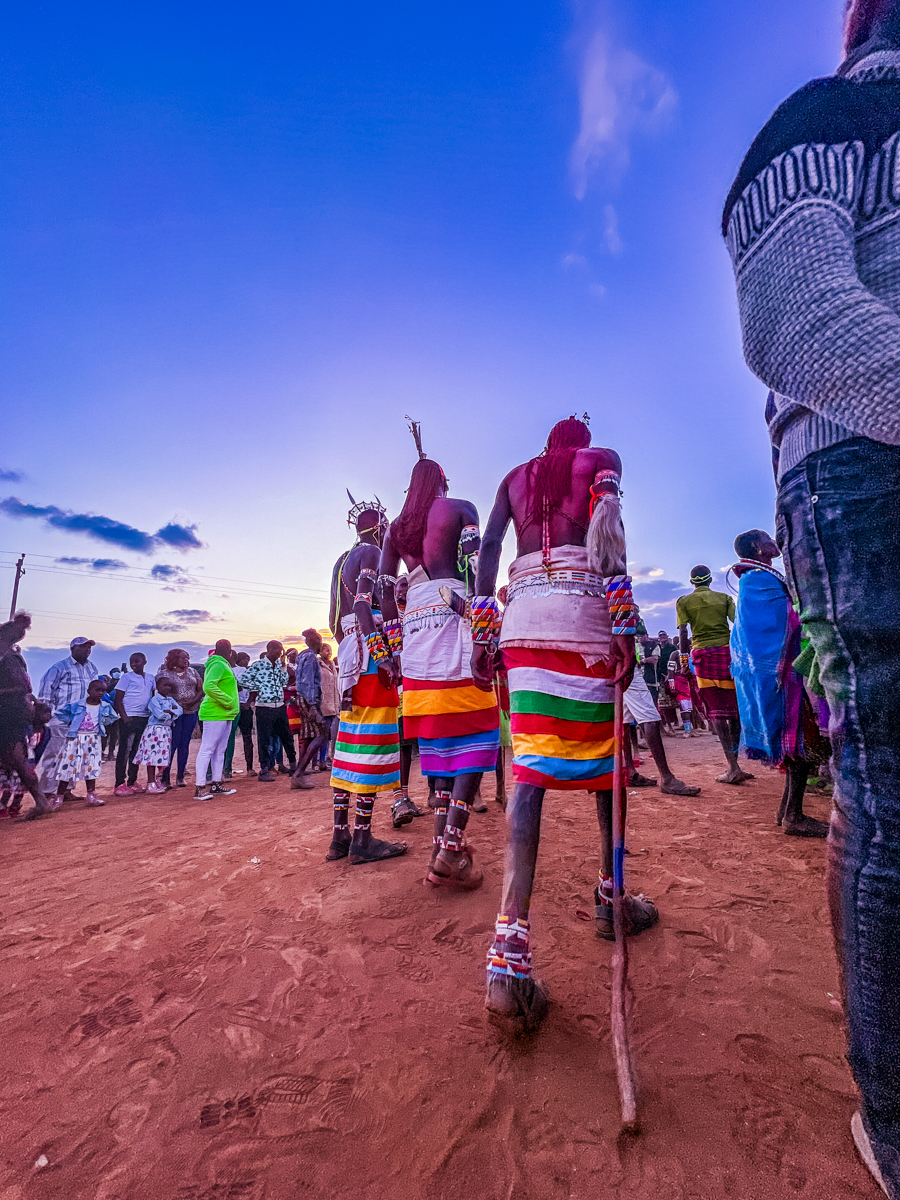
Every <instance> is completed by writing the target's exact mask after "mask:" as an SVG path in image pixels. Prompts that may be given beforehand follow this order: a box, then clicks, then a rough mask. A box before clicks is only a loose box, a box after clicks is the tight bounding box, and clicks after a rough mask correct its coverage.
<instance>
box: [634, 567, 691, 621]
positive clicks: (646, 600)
mask: <svg viewBox="0 0 900 1200" xmlns="http://www.w3.org/2000/svg"><path fill="white" fill-rule="evenodd" d="M633 574H634V572H632V575H633ZM690 590H691V587H690V584H687V583H679V582H678V581H677V580H676V579H648V580H646V581H645V580H643V579H640V578H636V579H635V581H634V598H635V600H636V601H637V604H638V607H639V608H640V610H641V616H642V617H643V618H644V624H645V625H646V626H647V630H648V632H650V633H656V632H657V631H656V630H655V629H651V628H650V625H651V624H652V623H656V622H659V621H661V620H663V621H668V622H669V623H672V622H673V621H674V619H675V601H676V600H677V599H678V597H679V596H684V595H686V594H687V593H688V592H689V591H690Z"/></svg>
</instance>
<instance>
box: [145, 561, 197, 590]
mask: <svg viewBox="0 0 900 1200" xmlns="http://www.w3.org/2000/svg"><path fill="white" fill-rule="evenodd" d="M150 578H151V579H154V580H156V581H157V582H158V583H164V584H165V585H166V586H165V587H164V588H163V591H164V592H180V591H183V590H184V588H186V587H189V586H190V585H191V584H192V583H193V582H194V580H193V579H192V578H191V576H190V575H188V573H187V572H186V571H185V570H184V568H183V567H179V566H175V565H173V564H172V563H154V564H153V566H152V567H151V568H150Z"/></svg>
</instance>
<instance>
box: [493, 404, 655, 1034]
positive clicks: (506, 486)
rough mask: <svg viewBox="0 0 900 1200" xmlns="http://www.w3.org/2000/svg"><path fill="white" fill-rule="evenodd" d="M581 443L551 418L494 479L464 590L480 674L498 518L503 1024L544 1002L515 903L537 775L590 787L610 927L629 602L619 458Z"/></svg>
mask: <svg viewBox="0 0 900 1200" xmlns="http://www.w3.org/2000/svg"><path fill="white" fill-rule="evenodd" d="M590 443H591V435H590V430H589V429H588V427H587V425H586V424H585V423H584V422H583V421H580V420H576V418H575V417H570V418H569V419H568V420H565V421H560V422H559V423H558V424H557V425H555V426H554V427H553V429H552V430H551V432H550V436H549V438H548V439H547V445H546V447H545V449H544V452H543V454H541V455H539V456H538V457H537V458H533V459H532V460H531V461H530V462H527V463H523V464H522V465H521V466H518V467H516V468H515V469H514V470H513V471H511V472H510V473H509V475H507V477H506V478H505V479H504V480H503V482H502V483H501V485H500V488H499V490H498V492H497V499H496V501H495V503H494V509H493V511H492V513H491V516H490V520H489V521H488V524H487V528H486V530H485V535H484V540H483V543H482V547H481V555H480V561H479V565H478V575H477V579H476V585H475V590H476V593H477V595H476V597H475V599H474V600H473V602H472V609H473V630H474V637H475V641H476V646H475V651H474V655H473V660H472V666H473V675H474V678H475V680H476V682H479V683H482V684H486V683H487V681H488V680H489V679H490V678H491V675H492V673H493V660H494V647H493V644H492V629H491V626H492V624H493V621H494V614H495V612H496V601H495V600H494V588H495V584H496V579H497V568H498V566H499V562H500V551H501V547H502V544H503V537H504V535H505V533H506V530H507V528H508V526H509V523H510V521H512V522H513V523H514V525H515V530H516V538H517V544H518V557H517V558H516V560H515V562H514V563H513V564H512V566H511V567H510V582H509V590H508V597H507V605H506V609H505V612H504V614H503V626H502V632H501V636H500V647H501V650H502V652H503V658H504V660H505V663H506V666H507V669H508V672H509V691H510V708H511V715H512V740H513V779H514V782H515V785H516V786H515V793H514V795H513V799H512V801H511V802H510V804H509V807H508V808H507V842H506V873H505V878H504V881H503V897H502V902H501V909H500V914H499V916H498V918H497V926H496V936H495V939H494V942H493V945H492V946H491V949H490V952H489V955H488V978H487V999H486V1005H487V1008H488V1011H489V1013H490V1015H491V1018H492V1020H494V1021H495V1022H496V1023H498V1024H501V1025H503V1026H506V1027H507V1028H509V1029H510V1030H511V1031H513V1032H521V1031H522V1030H523V1029H529V1028H533V1027H535V1026H536V1025H537V1024H538V1022H539V1021H540V1019H541V1018H542V1016H543V1013H544V1011H545V1008H546V993H545V992H544V989H543V988H542V987H541V985H540V984H539V983H538V982H537V980H535V979H534V977H533V976H532V973H531V946H530V931H529V907H530V903H531V893H532V887H533V883H534V871H535V862H536V859H537V851H538V840H539V837H540V822H541V807H542V805H543V800H544V792H545V790H546V789H547V788H552V789H554V790H565V791H591V792H595V793H596V797H597V816H598V819H599V822H600V835H601V837H600V842H601V854H600V878H599V883H598V886H597V888H596V889H595V891H594V900H595V912H596V928H597V932H598V934H599V935H600V936H601V937H603V938H607V939H610V938H613V937H614V932H613V919H612V888H613V882H612V875H613V848H612V800H613V794H612V780H613V701H614V687H613V685H614V684H615V683H616V682H621V683H622V684H623V686H627V685H628V683H629V681H630V680H631V677H632V674H633V671H634V665H635V652H634V633H635V625H636V614H635V610H634V605H633V602H632V599H631V581H630V579H629V578H628V576H627V575H625V573H624V571H625V539H624V532H623V530H622V525H621V517H620V512H619V478H620V474H621V470H622V465H621V462H620V460H619V456H618V454H616V453H615V452H614V451H613V450H602V449H591V444H590ZM592 512H593V513H594V516H593V517H592V515H591V514H592ZM625 913H626V919H627V921H628V924H629V927H630V931H631V932H632V933H639V932H640V931H641V930H643V929H647V928H649V927H650V926H651V925H653V924H654V922H655V921H656V920H657V917H658V914H657V911H656V908H655V907H654V905H653V904H651V903H650V902H649V901H648V900H645V899H644V898H643V897H642V896H627V897H626V898H625Z"/></svg>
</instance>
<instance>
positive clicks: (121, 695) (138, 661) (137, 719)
mask: <svg viewBox="0 0 900 1200" xmlns="http://www.w3.org/2000/svg"><path fill="white" fill-rule="evenodd" d="M128 664H129V666H130V667H131V670H130V671H126V673H125V674H124V675H122V676H121V677H120V679H119V681H118V683H117V684H116V697H115V708H116V712H117V713H118V714H119V717H120V723H119V749H118V751H117V753H116V791H115V794H116V795H117V796H133V795H134V794H135V792H142V791H143V790H144V789H143V788H142V787H138V786H137V777H138V768H137V764H136V763H134V762H133V761H132V759H133V758H134V755H135V753H136V752H137V748H138V746H139V745H140V744H141V735H142V734H143V732H144V730H145V728H146V726H147V719H148V717H149V716H150V708H149V705H150V697H151V696H152V695H153V688H154V686H155V684H156V677H155V676H154V675H151V674H149V672H147V671H145V670H144V667H145V666H146V665H147V659H146V656H145V655H143V654H141V653H140V652H138V653H135V654H132V656H131V658H130V659H129V660H128ZM126 770H127V772H128V779H127V782H126V777H125V772H126Z"/></svg>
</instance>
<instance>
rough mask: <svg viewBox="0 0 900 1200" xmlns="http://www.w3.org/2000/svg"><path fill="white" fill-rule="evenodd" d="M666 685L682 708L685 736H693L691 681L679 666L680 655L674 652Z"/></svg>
mask: <svg viewBox="0 0 900 1200" xmlns="http://www.w3.org/2000/svg"><path fill="white" fill-rule="evenodd" d="M665 687H666V690H667V691H668V692H669V694H670V695H671V696H673V697H674V698H675V703H676V704H677V705H678V708H679V709H680V710H681V723H682V725H683V726H684V735H683V736H684V737H693V736H694V733H693V728H692V725H691V717H692V716H693V711H694V705H693V702H692V701H691V681H690V678H689V677H688V676H687V675H685V674H683V673H682V672H681V670H680V668H679V663H678V655H677V654H673V655H672V657H671V658H670V659H669V663H668V666H667V667H666V677H665Z"/></svg>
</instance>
